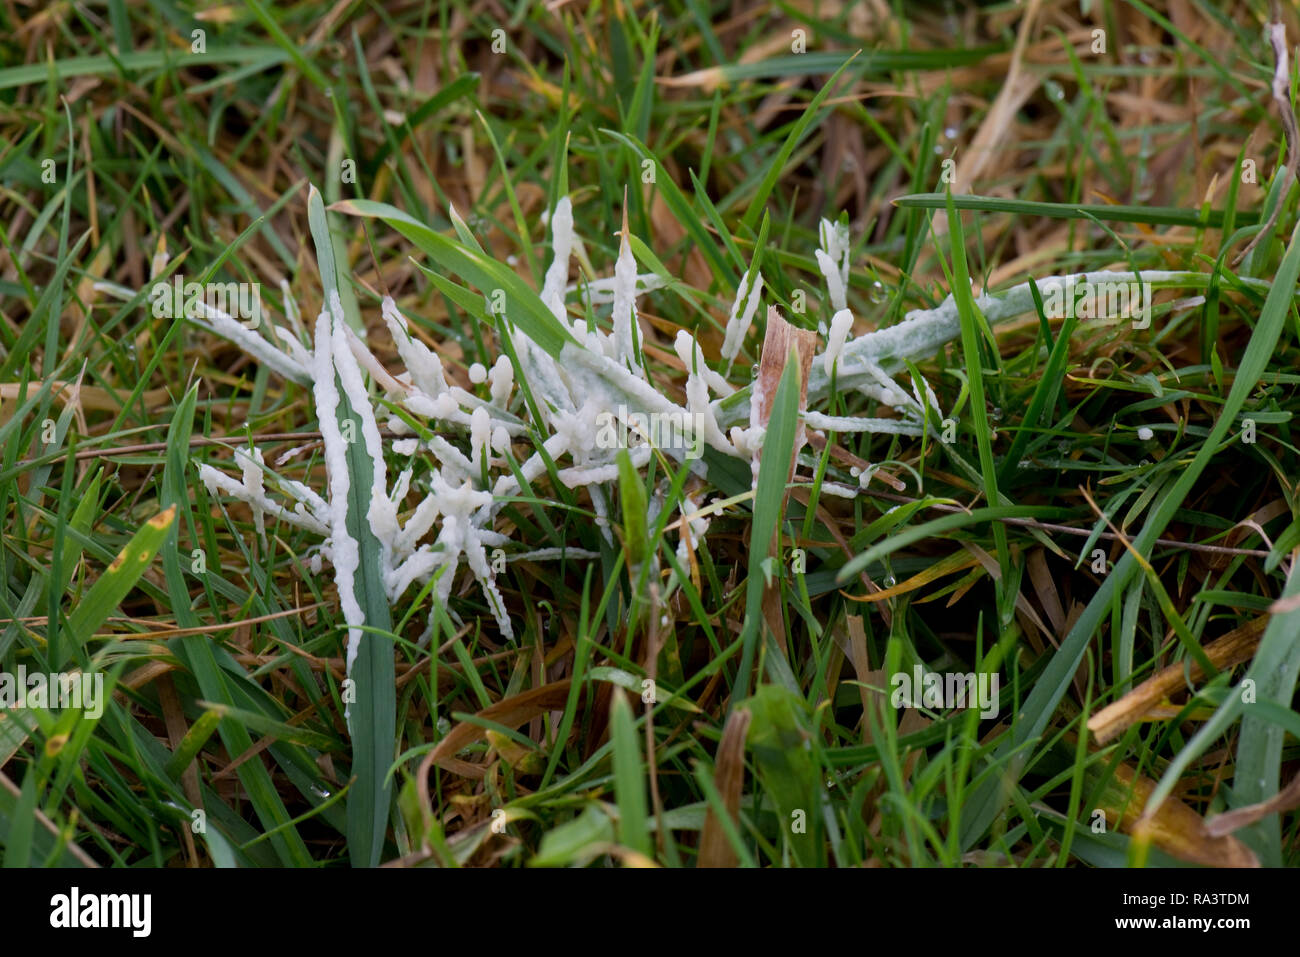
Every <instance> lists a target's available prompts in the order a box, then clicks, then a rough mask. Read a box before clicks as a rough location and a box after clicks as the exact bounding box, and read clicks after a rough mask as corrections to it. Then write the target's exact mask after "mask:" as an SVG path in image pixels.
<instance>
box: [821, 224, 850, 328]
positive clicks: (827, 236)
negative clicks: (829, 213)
mask: <svg viewBox="0 0 1300 957" xmlns="http://www.w3.org/2000/svg"><path fill="white" fill-rule="evenodd" d="M817 231H818V235H819V237H820V239H821V247H822V248H821V249H819V250H817V267H818V268H819V269H820V270H821V273H822V275H823V276H824V277H825V278H826V292H827V295H828V296H830V300H831V308H832V309H834V310H835V311H836V312H838V311H839V310H841V309H847V308H848V302H847V297H846V294H847V292H848V288H849V227H848V226H846V225H843V224H841V223H832V222H831V221H830V220H829V219H823V220H822V221H821V223H820V224H819V225H818V230H817Z"/></svg>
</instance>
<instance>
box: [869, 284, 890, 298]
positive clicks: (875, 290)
mask: <svg viewBox="0 0 1300 957" xmlns="http://www.w3.org/2000/svg"><path fill="white" fill-rule="evenodd" d="M869 295H870V296H871V301H872V302H875V303H881V302H884V301H885V299H886V297H887V296H888V293H887V292H886V291H885V284H884V283H883V282H881V281H880V280H879V279H877V280H876V281H875V282H873V283H872V284H871V292H870V293H869Z"/></svg>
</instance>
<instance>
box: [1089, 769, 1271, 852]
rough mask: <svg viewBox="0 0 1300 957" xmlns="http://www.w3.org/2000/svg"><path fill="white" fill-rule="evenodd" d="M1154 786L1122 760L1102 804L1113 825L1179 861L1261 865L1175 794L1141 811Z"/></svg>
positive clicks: (1153, 782) (1236, 841)
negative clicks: (1217, 833)
mask: <svg viewBox="0 0 1300 957" xmlns="http://www.w3.org/2000/svg"><path fill="white" fill-rule="evenodd" d="M1155 787H1156V782H1155V781H1152V780H1151V779H1150V778H1148V777H1146V776H1145V775H1141V774H1138V773H1137V772H1135V771H1134V770H1133V769H1132V768H1131V767H1129V766H1128V765H1126V764H1121V765H1119V766H1118V767H1116V768H1115V778H1114V780H1113V781H1112V782H1111V783H1110V785H1109V786H1108V787H1107V788H1106V789H1105V790H1104V791H1103V792H1102V794H1101V797H1100V800H1099V806H1100V808H1101V810H1102V811H1104V812H1105V814H1106V820H1107V821H1108V822H1109V823H1110V824H1111V825H1112V826H1115V827H1118V828H1119V829H1120V830H1121V831H1124V832H1125V833H1128V834H1130V835H1132V836H1133V837H1134V838H1136V839H1140V840H1149V841H1150V842H1151V843H1152V844H1154V845H1155V846H1156V847H1158V848H1160V850H1162V851H1164V852H1165V853H1166V854H1170V855H1172V856H1173V857H1176V858H1178V859H1179V860H1180V861H1190V862H1192V863H1194V864H1204V865H1206V866H1207V867H1259V861H1258V860H1257V859H1256V857H1255V854H1254V852H1253V851H1251V850H1250V848H1248V847H1246V845H1245V844H1242V843H1241V842H1240V841H1239V840H1237V839H1236V838H1235V837H1214V836H1212V835H1211V834H1209V833H1208V832H1207V831H1206V828H1205V821H1204V820H1202V818H1201V816H1200V815H1199V814H1197V813H1196V812H1195V811H1193V810H1192V809H1191V808H1190V807H1188V806H1187V805H1186V804H1184V803H1183V802H1182V801H1179V800H1177V799H1176V798H1172V797H1171V798H1167V799H1166V800H1165V801H1164V803H1163V804H1161V805H1160V807H1159V808H1157V810H1156V812H1155V813H1154V814H1151V815H1146V814H1144V813H1142V811H1143V808H1145V807H1146V804H1147V801H1148V800H1149V799H1150V797H1151V793H1152V792H1153V791H1154V790H1155Z"/></svg>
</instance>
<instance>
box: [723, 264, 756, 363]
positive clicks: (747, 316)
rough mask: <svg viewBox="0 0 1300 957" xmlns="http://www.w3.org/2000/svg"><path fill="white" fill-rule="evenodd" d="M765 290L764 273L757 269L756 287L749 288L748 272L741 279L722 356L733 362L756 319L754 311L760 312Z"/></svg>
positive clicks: (728, 320) (732, 305)
mask: <svg viewBox="0 0 1300 957" xmlns="http://www.w3.org/2000/svg"><path fill="white" fill-rule="evenodd" d="M762 292H763V274H762V273H761V272H758V271H755V273H754V288H753V289H750V288H749V274H748V273H746V274H745V275H744V276H743V277H741V280H740V288H739V289H737V290H736V300H735V302H733V303H732V304H731V315H729V316H728V317H727V328H726V331H725V332H724V333H723V336H722V358H723V359H725V360H726V361H727V362H731V361H732V360H733V359H735V358H736V356H737V355H738V354H739V352H740V346H741V344H742V343H743V342H744V341H745V334H746V333H747V332H749V327H750V325H751V324H752V323H753V321H754V313H756V312H758V303H759V298H760V296H761V294H762Z"/></svg>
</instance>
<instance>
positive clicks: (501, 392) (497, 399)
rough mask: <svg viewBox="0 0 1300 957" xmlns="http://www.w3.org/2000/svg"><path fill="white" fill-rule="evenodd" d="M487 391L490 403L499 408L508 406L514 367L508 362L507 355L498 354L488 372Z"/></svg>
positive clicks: (513, 383)
mask: <svg viewBox="0 0 1300 957" xmlns="http://www.w3.org/2000/svg"><path fill="white" fill-rule="evenodd" d="M488 381H489V382H490V383H491V384H490V385H489V387H488V388H489V391H490V392H491V395H492V404H493V405H495V406H496V407H497V408H499V409H506V408H508V407H509V406H510V392H511V390H512V389H514V387H515V367H514V366H512V365H511V364H510V357H509V356H498V357H497V361H496V362H494V363H493V364H492V371H491V372H489V373H488Z"/></svg>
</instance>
